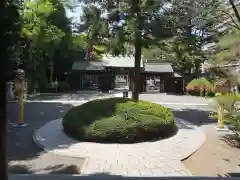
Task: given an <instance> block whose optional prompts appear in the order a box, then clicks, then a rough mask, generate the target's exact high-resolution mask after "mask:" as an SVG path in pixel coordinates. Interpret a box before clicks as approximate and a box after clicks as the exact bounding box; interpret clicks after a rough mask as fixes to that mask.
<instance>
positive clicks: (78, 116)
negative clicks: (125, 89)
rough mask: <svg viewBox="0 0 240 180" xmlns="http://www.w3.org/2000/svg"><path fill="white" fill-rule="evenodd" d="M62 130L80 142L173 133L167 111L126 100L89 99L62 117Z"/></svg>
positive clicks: (149, 137)
mask: <svg viewBox="0 0 240 180" xmlns="http://www.w3.org/2000/svg"><path fill="white" fill-rule="evenodd" d="M63 127H64V131H65V132H66V133H67V134H68V135H69V136H71V137H73V138H75V139H77V140H80V141H91V142H105V143H134V142H142V141H149V140H155V139H163V138H167V137H169V136H171V135H173V134H175V133H176V131H177V127H176V125H175V121H174V117H173V114H172V112H171V111H170V109H168V108H165V107H163V106H160V105H158V104H153V103H150V102H145V101H139V102H134V101H133V100H131V99H127V98H109V99H101V100H93V101H90V102H87V103H85V104H83V105H80V106H77V107H74V108H72V109H71V110H70V111H69V112H68V113H67V114H66V115H65V116H64V118H63Z"/></svg>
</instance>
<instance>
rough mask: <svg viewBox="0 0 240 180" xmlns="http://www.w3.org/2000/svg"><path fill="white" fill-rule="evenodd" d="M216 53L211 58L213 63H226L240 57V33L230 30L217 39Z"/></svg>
mask: <svg viewBox="0 0 240 180" xmlns="http://www.w3.org/2000/svg"><path fill="white" fill-rule="evenodd" d="M218 49H219V50H218V51H217V52H216V53H215V54H214V55H212V56H211V59H212V61H213V63H215V64H221V63H223V64H224V63H228V62H229V61H231V60H237V59H238V58H239V57H240V51H239V49H240V31H239V30H231V31H230V32H228V33H227V34H225V35H223V36H222V37H220V39H219V43H218Z"/></svg>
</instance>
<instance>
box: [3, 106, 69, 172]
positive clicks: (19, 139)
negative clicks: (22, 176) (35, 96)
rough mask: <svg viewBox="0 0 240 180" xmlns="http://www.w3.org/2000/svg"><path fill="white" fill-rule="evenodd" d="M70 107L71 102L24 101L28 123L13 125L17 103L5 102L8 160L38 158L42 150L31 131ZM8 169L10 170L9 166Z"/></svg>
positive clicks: (15, 118) (62, 114) (59, 116)
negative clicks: (25, 124) (19, 125)
mask: <svg viewBox="0 0 240 180" xmlns="http://www.w3.org/2000/svg"><path fill="white" fill-rule="evenodd" d="M72 107H73V105H71V104H61V103H25V108H24V111H25V113H24V120H25V122H26V123H27V124H28V125H27V126H26V127H13V126H12V123H16V121H17V103H7V119H8V129H7V130H8V132H7V153H8V154H7V158H8V162H9V163H10V162H18V161H26V163H27V161H31V160H34V159H37V158H39V156H41V155H42V154H43V153H44V152H43V150H42V149H40V148H39V147H38V146H37V145H36V144H35V143H34V142H33V140H32V135H33V133H34V132H35V131H36V130H37V129H38V128H40V127H42V126H43V125H44V124H45V123H47V122H49V121H52V120H54V119H58V118H61V117H63V116H64V114H65V113H66V112H68V110H69V109H71V108H72ZM13 164H14V163H13ZM12 169H14V168H12ZM15 169H16V167H15ZM9 170H10V171H11V168H10V169H9ZM20 170H21V168H20ZM22 171H24V169H22Z"/></svg>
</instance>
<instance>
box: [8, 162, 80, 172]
mask: <svg viewBox="0 0 240 180" xmlns="http://www.w3.org/2000/svg"><path fill="white" fill-rule="evenodd" d="M8 169H9V172H10V173H11V174H36V173H38V174H39V172H40V173H41V174H69V175H79V174H80V173H81V171H80V170H79V168H78V167H77V166H76V165H65V164H59V165H55V166H49V167H46V168H42V169H38V170H37V171H35V170H32V169H30V168H29V167H28V166H26V165H10V166H9V167H8Z"/></svg>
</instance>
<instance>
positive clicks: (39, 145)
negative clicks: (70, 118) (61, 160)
mask: <svg viewBox="0 0 240 180" xmlns="http://www.w3.org/2000/svg"><path fill="white" fill-rule="evenodd" d="M60 119H61V118H60ZM60 119H59V120H60ZM42 127H43V126H42ZM42 127H40V128H38V129H36V130H35V131H34V132H33V135H32V140H33V142H34V143H35V144H36V145H37V146H38V147H39V148H41V149H43V150H44V151H45V152H47V153H52V154H54V155H56V156H61V157H72V158H78V159H80V158H82V159H84V164H83V167H82V169H81V174H83V172H84V170H85V168H86V166H87V164H88V160H89V157H83V156H81V157H80V156H79V157H76V156H74V157H73V156H70V155H67V154H65V155H64V154H61V153H56V152H52V151H50V150H48V149H47V148H46V147H45V146H44V145H42V144H41V143H39V142H38V141H37V139H36V133H37V132H38V131H39V129H41V128H42Z"/></svg>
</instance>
